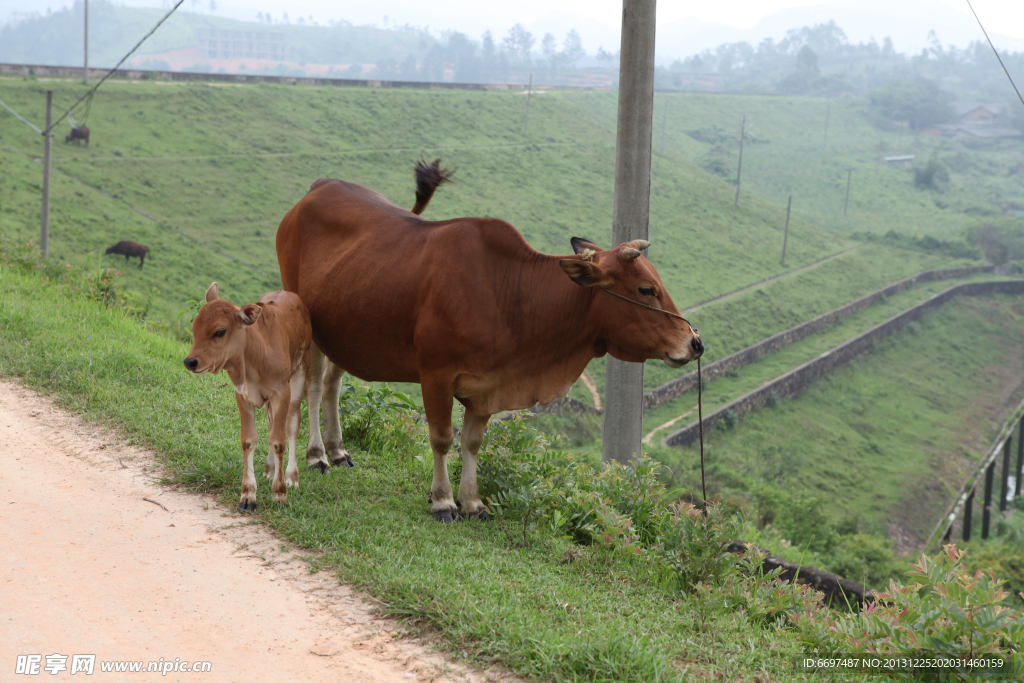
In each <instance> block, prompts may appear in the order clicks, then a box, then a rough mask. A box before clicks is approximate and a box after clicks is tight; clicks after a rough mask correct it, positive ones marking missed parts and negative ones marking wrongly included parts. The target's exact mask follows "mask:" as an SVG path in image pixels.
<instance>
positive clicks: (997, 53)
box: [966, 0, 1024, 104]
mask: <svg viewBox="0 0 1024 683" xmlns="http://www.w3.org/2000/svg"><path fill="white" fill-rule="evenodd" d="M966 1H967V6H968V7H970V8H971V14H973V15H974V18H975V19H976V20H977V21H978V26H981V32H982V33H984V34H985V40H987V41H988V45H989V47H991V48H992V52H993V53H995V56H996V59H998V60H999V66H1001V67H1003V73H1004V74H1006V77H1007V78H1009V79H1010V85H1012V86H1013V90H1014V92H1016V93H1017V99H1019V100H1020V103H1021V104H1024V97H1021V95H1020V90H1017V84H1016V83H1014V82H1013V76H1011V75H1010V72H1009V71H1007V70H1006V65H1005V64H1003V58H1002V57H1000V56H999V51H998V50H996V46H995V45H993V44H992V39H991V38H989V37H988V31H986V30H985V26H984V25H983V24H982V23H981V19H979V18H978V13H977V12H975V11H974V5H972V4H971V0H966Z"/></svg>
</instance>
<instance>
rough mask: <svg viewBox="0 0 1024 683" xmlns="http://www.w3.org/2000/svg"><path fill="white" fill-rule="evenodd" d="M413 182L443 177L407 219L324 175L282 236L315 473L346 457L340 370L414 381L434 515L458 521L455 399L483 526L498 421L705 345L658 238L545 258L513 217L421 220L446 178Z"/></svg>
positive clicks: (470, 508) (421, 187) (281, 257)
mask: <svg viewBox="0 0 1024 683" xmlns="http://www.w3.org/2000/svg"><path fill="white" fill-rule="evenodd" d="M430 166H432V167H433V171H438V170H439V166H438V162H437V161H435V162H434V163H433V164H431V165H430ZM416 175H417V180H418V181H422V180H424V179H425V178H426V179H429V178H431V177H432V178H433V180H430V181H429V183H420V182H418V183H417V192H416V206H415V207H414V209H413V211H407V210H405V209H403V208H401V207H399V206H396V205H395V204H393V203H391V202H390V201H389V200H388V199H386V198H385V197H383V196H382V195H380V194H378V193H376V192H374V191H372V190H368V189H366V188H364V187H360V186H359V185H355V184H353V183H348V182H345V181H342V180H328V179H326V178H321V179H319V180H317V181H316V182H315V183H313V185H312V186H311V187H310V189H309V192H308V193H307V194H306V196H305V197H303V198H302V199H301V200H299V202H298V204H296V205H295V207H293V208H292V209H291V210H290V211H289V212H288V213H287V215H285V217H284V219H283V220H282V221H281V225H280V227H279V228H278V231H277V256H278V262H279V263H280V267H281V280H282V282H283V285H284V288H285V289H287V290H289V291H293V292H296V293H297V294H298V295H299V296H300V297H301V298H302V301H303V303H305V305H306V307H307V308H308V309H309V312H310V318H311V322H312V326H313V347H312V350H311V353H310V385H309V391H308V401H309V406H308V407H309V415H310V440H309V448H308V450H307V452H306V463H307V465H308V466H310V468H311V469H319V470H320V471H322V472H326V471H327V470H328V468H329V465H339V464H349V463H350V462H351V460H350V458H349V456H348V453H347V451H346V450H345V446H344V443H343V441H342V433H341V425H340V423H339V421H338V395H339V391H340V383H341V378H342V375H344V373H345V372H349V373H351V374H353V375H355V376H356V377H360V378H362V379H364V380H370V381H384V382H418V383H419V384H421V385H422V388H423V407H424V409H425V411H426V417H427V423H428V427H429V432H430V446H431V449H432V450H433V453H434V476H433V482H432V484H431V488H430V500H431V503H432V507H431V514H432V515H433V516H434V518H435V519H437V520H438V521H441V522H453V521H455V520H457V519H459V513H458V510H457V508H456V503H455V500H453V496H452V487H451V483H450V482H449V479H448V471H447V456H448V451H449V448H450V447H451V444H452V441H453V430H452V421H451V414H452V405H453V401H455V400H457V401H459V402H460V403H461V404H462V405H463V406H465V409H466V412H465V420H464V423H463V428H462V436H461V444H462V479H461V482H460V484H459V493H458V501H459V504H460V505H461V511H462V515H463V516H466V517H476V518H480V519H487V517H488V515H487V511H486V510H485V508H484V505H483V502H482V501H481V500H480V495H479V492H478V489H477V481H476V460H477V459H476V455H477V452H478V450H479V449H480V445H481V443H482V440H483V434H484V430H485V428H486V426H487V424H488V421H489V419H490V417H491V415H493V414H494V413H497V412H499V411H503V410H511V409H517V408H529V407H531V406H533V405H535V404H536V403H538V402H539V403H549V402H551V401H552V400H554V399H555V398H557V397H559V396H564V395H565V394H566V393H567V392H568V390H569V388H570V387H571V386H572V385H573V383H574V382H575V381H576V380H577V379H578V378H579V376H580V375H581V374H582V372H583V369H584V368H585V367H586V366H587V363H589V362H590V360H591V359H593V358H599V357H601V356H604V355H605V354H606V353H610V354H611V355H612V356H613V357H615V358H618V359H620V360H624V361H631V362H635V363H640V362H643V361H645V360H648V359H661V360H663V361H664V362H665V363H666V364H667V365H668V366H669V367H680V366H682V365H684V364H686V363H688V362H689V361H692V360H695V359H697V358H699V357H700V356H701V354H702V353H703V352H704V345H703V343H702V342H701V340H700V337H699V336H698V334H697V331H696V330H695V329H693V328H692V327H691V326H690V324H689V323H688V322H686V321H685V320H683V319H681V318H677V317H673V316H671V315H666V312H671V313H673V314H676V315H678V310H677V309H676V306H675V304H674V303H672V298H671V297H670V296H669V294H668V292H667V291H666V290H665V286H664V285H663V284H662V281H661V277H660V276H659V275H658V271H657V270H656V269H655V268H654V266H653V265H651V263H650V261H648V260H647V259H646V258H644V257H643V256H642V255H641V250H643V249H646V248H647V247H648V246H649V243H648V242H646V241H644V240H634V241H632V242H626V243H623V244H620V245H618V246H617V247H615V248H613V249H609V250H603V249H601V248H600V247H599V246H597V245H596V244H595V243H593V242H591V241H589V240H585V239H582V238H578V237H574V238H573V239H572V246H573V250H574V251H575V254H574V255H571V256H549V255H547V254H542V253H540V252H538V251H536V250H535V249H533V248H532V247H531V246H530V245H529V244H528V243H527V242H526V240H525V239H524V238H523V236H522V235H521V234H520V233H519V231H517V230H516V229H515V228H514V227H512V226H511V225H509V224H508V223H506V222H505V221H503V220H499V219H496V218H455V219H451V220H443V221H437V222H432V221H428V220H425V219H423V218H421V217H420V216H419V215H418V214H419V212H420V211H422V210H423V209H424V208H426V205H427V203H428V202H429V200H430V196H431V195H433V193H434V190H435V189H436V188H437V185H438V184H440V182H442V180H439V179H438V178H444V174H443V173H436V172H431V170H430V168H429V167H427V165H426V164H423V163H421V164H418V165H417V167H416ZM637 304H641V305H637ZM652 309H653V310H652ZM321 399H322V400H323V406H324V424H325V431H326V437H325V438H321V435H320V428H319V420H318V419H317V418H318V416H319V409H320V402H321ZM325 448H326V457H325Z"/></svg>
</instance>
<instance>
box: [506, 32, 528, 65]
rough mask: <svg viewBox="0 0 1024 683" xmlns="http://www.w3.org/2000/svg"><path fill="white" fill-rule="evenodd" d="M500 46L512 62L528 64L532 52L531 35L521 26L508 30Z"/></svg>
mask: <svg viewBox="0 0 1024 683" xmlns="http://www.w3.org/2000/svg"><path fill="white" fill-rule="evenodd" d="M501 45H502V47H503V48H504V50H505V52H506V53H508V55H509V57H511V58H512V60H513V61H516V62H526V63H528V62H529V61H530V52H531V51H532V50H533V34H532V33H530V32H529V31H527V30H526V29H525V28H523V25H522V24H516V25H515V26H513V27H512V28H510V29H509V30H508V35H507V36H505V38H504V39H503V40H502V41H501Z"/></svg>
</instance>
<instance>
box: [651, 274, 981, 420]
mask: <svg viewBox="0 0 1024 683" xmlns="http://www.w3.org/2000/svg"><path fill="white" fill-rule="evenodd" d="M994 268H995V266H971V267H967V268H944V269H942V270H926V271H924V272H921V273H918V274H917V275H911V276H910V277H908V278H906V279H905V280H900V281H899V282H894V283H893V284H891V285H889V286H887V287H883V288H882V289H879V290H877V291H874V292H872V293H871V294H867V295H865V296H862V297H861V298H859V299H857V300H855V301H851V302H850V303H848V304H846V305H845V306H840V307H839V308H836V309H833V310H831V311H829V312H827V313H822V314H821V315H819V316H818V317H816V318H812V319H810V320H808V321H807V322H805V323H801V324H799V325H797V326H795V327H791V328H789V329H788V330H784V331H782V332H779V333H778V334H774V335H772V336H771V337H768V338H766V339H763V340H761V341H759V342H758V343H756V344H753V345H752V346H748V347H747V348H745V349H741V350H739V351H737V352H736V353H733V354H731V355H728V356H726V357H725V358H722V359H720V360H717V361H715V362H714V363H709V364H708V365H706V366H705V367H703V368H701V375H702V376H703V379H704V383H705V385H707V383H708V382H710V381H712V380H714V379H715V378H716V377H721V376H722V375H724V374H725V373H727V372H729V371H731V370H736V369H739V368H742V367H743V366H744V365H749V364H750V363H753V362H754V361H755V360H757V359H759V358H761V357H762V356H766V355H768V354H769V353H772V352H773V351H778V350H779V349H781V348H782V347H784V346H788V345H789V344H793V343H795V342H798V341H800V340H801V339H803V338H805V337H807V336H810V335H812V334H814V333H815V332H818V331H819V330H821V329H822V328H824V327H826V326H827V325H831V324H832V323H834V322H835V321H837V320H841V319H842V318H846V317H848V316H850V315H853V314H854V313H857V312H858V311H863V310H864V309H865V308H868V307H869V306H872V305H873V304H875V303H878V301H880V300H881V299H883V298H885V297H889V296H892V295H893V294H897V293H899V292H902V291H903V290H905V289H908V288H910V287H912V286H913V285H916V284H918V283H920V282H931V281H934V280H949V279H952V278H958V277H967V276H969V275H975V274H977V273H991V272H992V271H993V270H994ZM696 388H697V372H696V371H694V372H689V373H687V374H685V375H682V376H681V377H677V378H675V379H673V380H669V381H668V382H665V383H664V384H662V385H661V386H659V387H655V388H654V389H651V390H650V391H647V392H645V393H644V410H650V409H652V408H657V407H658V406H660V405H661V404H662V403H665V402H666V401H671V400H672V399H675V398H679V397H680V396H682V395H683V394H685V393H687V392H690V391H693V390H694V389H696Z"/></svg>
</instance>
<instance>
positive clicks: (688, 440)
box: [661, 271, 1024, 446]
mask: <svg viewBox="0 0 1024 683" xmlns="http://www.w3.org/2000/svg"><path fill="white" fill-rule="evenodd" d="M932 272H934V271H932ZM896 284H899V283H896ZM893 286H895V285H893ZM887 289H888V288H887ZM997 293H1003V294H1024V280H1003V281H1000V282H968V283H965V284H962V285H954V286H953V287H950V288H949V289H946V290H944V291H942V292H939V293H938V294H936V295H934V296H932V297H929V298H928V299H927V300H925V301H923V302H922V303H920V304H918V305H917V306H914V307H912V308H908V309H907V310H905V311H903V312H902V313H897V314H896V315H894V316H893V317H891V318H889V319H888V320H886V321H885V322H883V323H880V324H878V325H876V326H875V327H872V328H871V329H870V330H868V331H867V332H865V333H863V334H861V335H858V336H856V337H854V338H853V339H851V340H850V341H848V342H846V343H845V344H842V345H840V346H837V347H835V348H834V349H831V350H829V351H826V352H825V353H823V354H821V355H820V356H818V357H817V358H815V359H814V360H811V361H808V362H807V363H804V364H803V365H801V366H800V367H798V368H796V369H794V370H791V371H789V372H787V373H786V374H784V375H781V376H779V377H777V378H776V379H775V380H773V381H771V382H769V383H768V384H765V385H763V386H761V387H760V388H758V389H755V390H754V391H751V392H749V393H747V394H744V395H743V396H740V397H739V398H737V399H736V400H734V401H730V402H729V403H727V404H725V405H724V406H722V407H721V408H719V409H718V410H716V411H714V412H712V413H710V414H708V415H706V416H705V417H704V430H705V431H708V430H710V429H713V428H714V427H715V425H716V424H717V423H718V422H719V421H721V420H722V419H723V418H724V417H725V416H726V414H728V413H730V412H731V413H733V414H734V415H737V416H739V415H743V414H744V413H749V412H750V411H752V410H757V409H758V408H761V407H763V406H764V405H766V404H767V403H768V402H769V401H771V400H774V399H779V398H783V397H787V396H795V395H797V394H799V393H800V392H801V391H803V390H804V389H805V388H806V387H807V386H808V385H809V384H811V383H812V382H814V381H815V380H817V379H818V378H819V377H821V376H823V375H825V374H827V373H829V372H831V371H832V370H834V369H835V368H837V367H839V366H841V365H845V364H846V363H848V362H850V361H851V360H852V359H854V358H856V357H857V356H859V355H860V354H862V353H864V352H865V351H869V350H870V349H871V347H872V345H873V344H874V343H875V342H876V341H877V340H879V339H883V338H885V337H887V336H889V335H890V334H893V333H894V332H896V331H898V330H899V329H900V328H902V327H903V326H904V325H906V324H907V323H908V322H911V321H913V320H917V319H918V318H920V317H921V315H922V314H923V313H925V312H926V311H928V310H931V309H932V308H936V307H938V306H941V305H942V304H944V303H946V302H947V301H949V300H950V299H952V298H953V297H954V296H957V295H966V296H979V295H985V294H997ZM854 303H856V302H854ZM723 360H724V359H723ZM698 436H699V426H698V424H697V423H696V422H693V423H691V424H689V425H687V426H685V427H683V428H682V429H680V430H678V431H675V432H673V433H672V434H669V435H668V436H666V437H665V438H664V439H662V441H661V443H662V445H664V446H689V445H690V444H692V443H693V442H694V441H696V440H697V438H698Z"/></svg>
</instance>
